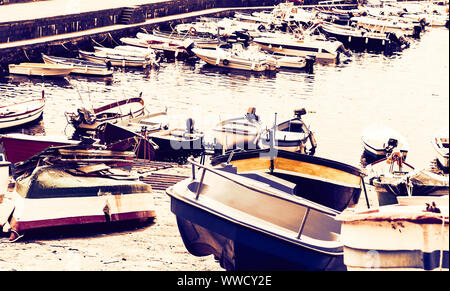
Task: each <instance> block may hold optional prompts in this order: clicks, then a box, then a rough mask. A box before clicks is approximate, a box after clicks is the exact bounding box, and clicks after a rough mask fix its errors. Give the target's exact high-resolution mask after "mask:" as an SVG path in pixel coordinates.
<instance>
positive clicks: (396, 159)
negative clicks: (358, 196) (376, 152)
mask: <svg viewBox="0 0 450 291" xmlns="http://www.w3.org/2000/svg"><path fill="white" fill-rule="evenodd" d="M367 174H368V177H367V179H368V180H369V184H370V185H373V186H374V187H375V191H376V192H377V196H378V204H379V205H388V204H396V203H398V197H401V196H443V195H448V194H449V176H448V175H440V174H436V173H433V172H431V171H429V170H425V169H415V168H414V167H413V166H411V165H410V164H408V163H406V162H404V161H403V158H402V155H401V153H400V152H394V153H392V154H391V155H390V156H389V157H387V158H385V159H382V160H380V161H377V162H374V163H372V164H370V165H369V166H368V167H367Z"/></svg>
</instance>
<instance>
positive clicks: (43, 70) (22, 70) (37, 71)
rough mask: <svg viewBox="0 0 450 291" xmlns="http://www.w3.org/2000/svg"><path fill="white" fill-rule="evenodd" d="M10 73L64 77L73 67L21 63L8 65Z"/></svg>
mask: <svg viewBox="0 0 450 291" xmlns="http://www.w3.org/2000/svg"><path fill="white" fill-rule="evenodd" d="M8 68H9V73H10V74H17V75H26V76H40V77H56V78H64V77H66V76H67V75H69V74H70V73H71V72H72V71H73V67H71V66H68V65H60V64H44V63H21V64H18V65H15V64H10V65H9V66H8Z"/></svg>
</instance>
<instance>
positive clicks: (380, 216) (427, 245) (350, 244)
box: [336, 196, 449, 271]
mask: <svg viewBox="0 0 450 291" xmlns="http://www.w3.org/2000/svg"><path fill="white" fill-rule="evenodd" d="M448 206H449V200H448V196H446V197H405V199H402V200H401V201H399V203H398V204H395V205H386V206H381V207H379V208H377V209H369V210H363V211H358V210H355V209H347V210H345V211H344V212H343V213H342V214H341V215H339V216H338V217H337V218H336V219H337V220H339V221H341V222H342V226H341V242H342V243H343V245H344V264H345V265H346V266H347V269H348V270H349V271H362V270H373V271H382V270H384V271H400V270H403V271H406V270H416V271H419V270H428V271H431V270H446V271H448V269H449V259H448V249H449V240H448V237H449V236H448V233H449V232H448V222H449V210H448Z"/></svg>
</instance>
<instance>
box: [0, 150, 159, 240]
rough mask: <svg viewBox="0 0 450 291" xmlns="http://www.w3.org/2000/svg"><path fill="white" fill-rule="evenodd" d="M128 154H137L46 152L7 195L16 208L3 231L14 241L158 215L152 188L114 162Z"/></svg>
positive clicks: (130, 154) (8, 217)
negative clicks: (58, 229)
mask: <svg viewBox="0 0 450 291" xmlns="http://www.w3.org/2000/svg"><path fill="white" fill-rule="evenodd" d="M83 156H85V157H83ZM113 157H116V158H113ZM128 157H131V158H133V157H134V154H133V153H126V152H120V153H112V152H110V151H101V150H97V151H92V150H89V151H82V150H77V149H74V150H71V149H56V150H55V149H52V150H51V152H50V151H49V152H44V153H42V158H40V159H39V158H36V160H33V162H32V163H34V167H30V165H25V166H26V168H28V169H30V170H28V171H25V172H24V173H23V174H21V175H20V176H19V177H17V178H16V186H15V189H14V191H12V192H9V193H7V197H8V200H9V203H11V204H12V205H13V206H14V207H12V209H11V213H9V215H8V216H5V217H7V221H0V224H1V225H2V226H3V230H4V231H5V232H9V233H10V238H11V239H13V240H16V239H18V238H19V237H20V236H21V235H23V234H25V233H26V232H27V231H30V230H38V229H44V228H50V227H56V226H58V227H61V226H70V225H85V224H94V223H112V222H117V221H129V220H137V221H145V220H147V219H149V218H154V217H155V212H154V210H153V206H154V205H153V195H152V190H151V187H150V186H149V185H147V184H144V183H142V182H140V181H139V180H138V178H137V177H134V176H131V175H130V174H129V173H128V172H125V171H122V170H119V169H117V168H114V167H113V166H111V165H112V164H114V163H118V162H120V161H124V162H126V161H127V158H128ZM46 159H47V160H48V159H51V163H46V161H45V160H46ZM49 210H51V211H49Z"/></svg>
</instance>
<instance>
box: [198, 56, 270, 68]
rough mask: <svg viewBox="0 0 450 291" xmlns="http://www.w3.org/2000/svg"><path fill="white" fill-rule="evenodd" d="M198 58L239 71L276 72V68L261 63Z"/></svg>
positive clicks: (206, 57)
mask: <svg viewBox="0 0 450 291" xmlns="http://www.w3.org/2000/svg"><path fill="white" fill-rule="evenodd" d="M197 56H198V57H199V58H200V59H202V60H203V61H204V62H206V63H208V64H209V65H212V66H216V67H222V68H229V69H237V70H245V71H254V72H264V71H274V70H276V67H275V66H273V65H269V64H261V63H252V62H249V61H245V60H235V59H229V60H228V59H223V60H220V59H217V58H214V57H210V56H206V55H201V54H197Z"/></svg>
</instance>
